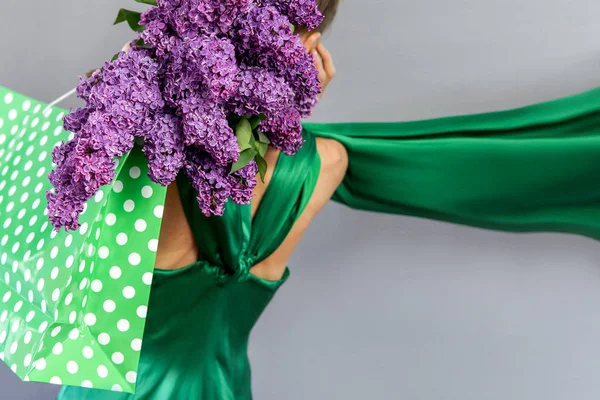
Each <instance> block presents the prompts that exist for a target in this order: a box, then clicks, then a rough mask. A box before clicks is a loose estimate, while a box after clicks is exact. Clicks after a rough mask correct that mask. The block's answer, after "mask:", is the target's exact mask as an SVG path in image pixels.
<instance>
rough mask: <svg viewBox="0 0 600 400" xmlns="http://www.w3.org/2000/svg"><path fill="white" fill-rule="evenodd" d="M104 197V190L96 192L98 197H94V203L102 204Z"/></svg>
mask: <svg viewBox="0 0 600 400" xmlns="http://www.w3.org/2000/svg"><path fill="white" fill-rule="evenodd" d="M103 197H104V192H103V191H102V190H98V191H97V192H96V195H95V196H94V201H95V202H96V203H100V202H101V201H102V198H103Z"/></svg>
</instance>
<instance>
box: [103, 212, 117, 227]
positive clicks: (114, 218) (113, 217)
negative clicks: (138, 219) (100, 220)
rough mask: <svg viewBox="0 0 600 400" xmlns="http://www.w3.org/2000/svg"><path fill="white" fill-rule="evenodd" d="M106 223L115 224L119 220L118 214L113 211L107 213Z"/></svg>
mask: <svg viewBox="0 0 600 400" xmlns="http://www.w3.org/2000/svg"><path fill="white" fill-rule="evenodd" d="M105 221H106V225H108V226H113V225H114V224H115V222H117V216H116V215H115V214H113V213H110V214H108V215H106V219H105Z"/></svg>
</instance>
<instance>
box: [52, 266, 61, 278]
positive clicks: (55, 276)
mask: <svg viewBox="0 0 600 400" xmlns="http://www.w3.org/2000/svg"><path fill="white" fill-rule="evenodd" d="M59 272H60V270H59V269H58V267H54V268H52V272H50V279H52V280H55V279H56V278H57V277H58V273H59Z"/></svg>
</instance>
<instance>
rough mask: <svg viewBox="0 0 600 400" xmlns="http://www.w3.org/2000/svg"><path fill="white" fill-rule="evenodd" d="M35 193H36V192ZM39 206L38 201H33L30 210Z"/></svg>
mask: <svg viewBox="0 0 600 400" xmlns="http://www.w3.org/2000/svg"><path fill="white" fill-rule="evenodd" d="M36 193H37V192H36ZM39 205H40V199H35V200H34V201H33V204H32V205H31V208H32V209H34V210H35V209H36V208H38V207H39Z"/></svg>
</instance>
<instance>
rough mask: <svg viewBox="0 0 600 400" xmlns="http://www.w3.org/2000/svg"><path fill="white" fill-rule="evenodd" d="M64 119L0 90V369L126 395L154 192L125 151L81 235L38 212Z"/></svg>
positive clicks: (153, 232) (138, 332)
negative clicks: (1, 365) (1, 363)
mask: <svg viewBox="0 0 600 400" xmlns="http://www.w3.org/2000/svg"><path fill="white" fill-rule="evenodd" d="M64 113H65V111H63V110H60V109H57V108H48V107H46V105H45V104H42V103H40V102H37V101H35V100H32V99H29V98H27V97H25V96H23V95H21V94H18V93H14V92H12V91H10V90H8V89H5V88H2V87H0V359H1V360H3V361H4V362H5V363H6V364H7V365H8V366H9V367H10V368H11V369H12V370H13V371H14V373H15V374H17V375H18V376H19V377H20V378H21V379H23V380H26V381H35V382H48V383H54V384H64V385H71V386H84V387H94V388H98V389H107V390H114V391H125V392H130V393H133V392H134V390H135V382H136V371H137V366H138V361H139V354H140V349H141V347H142V335H143V331H144V323H145V317H146V310H147V305H148V298H149V293H150V284H151V282H152V271H153V267H154V260H155V255H156V254H155V252H156V249H157V244H158V234H159V230H160V223H161V218H162V209H163V204H164V198H165V188H164V187H162V186H160V185H156V184H154V183H152V182H151V181H150V180H149V179H148V177H147V174H146V173H147V163H146V161H145V158H144V156H143V154H142V153H141V151H140V150H139V149H137V148H136V150H134V151H132V152H131V153H130V154H129V155H128V156H126V157H124V158H123V159H121V160H119V167H118V168H119V169H118V171H117V178H116V179H115V181H114V182H113V183H112V184H111V185H108V186H106V187H103V188H102V190H101V191H99V192H98V193H97V194H96V196H95V197H94V198H93V199H91V200H90V201H89V202H88V204H87V205H86V208H85V211H84V213H83V214H82V215H81V217H80V222H81V228H80V229H79V230H77V231H71V232H64V231H61V232H60V233H57V232H55V231H54V230H53V229H52V226H51V225H50V223H49V221H48V217H47V215H48V211H47V209H46V197H45V193H46V190H48V189H50V187H51V185H50V182H49V181H48V173H49V172H50V170H51V169H52V168H53V167H54V165H53V164H52V160H51V152H52V149H53V148H54V146H56V145H57V144H59V143H60V142H61V141H63V140H67V139H68V138H69V135H70V134H69V132H64V131H63V128H62V117H63V116H64Z"/></svg>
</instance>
